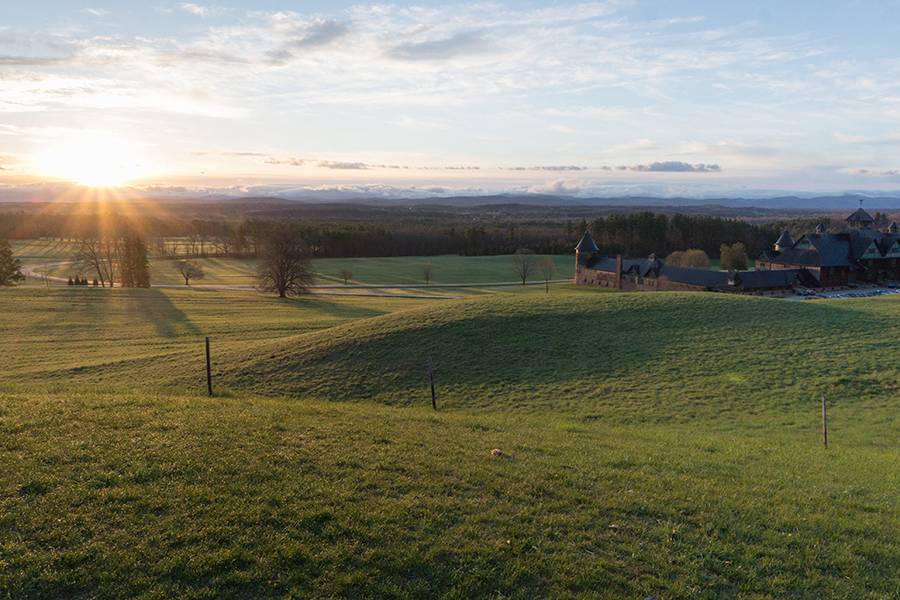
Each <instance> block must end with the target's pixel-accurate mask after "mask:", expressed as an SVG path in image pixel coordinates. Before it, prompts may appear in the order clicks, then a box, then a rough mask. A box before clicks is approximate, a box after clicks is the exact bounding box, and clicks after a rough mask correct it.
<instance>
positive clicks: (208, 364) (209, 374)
mask: <svg viewBox="0 0 900 600" xmlns="http://www.w3.org/2000/svg"><path fill="white" fill-rule="evenodd" d="M206 390H207V391H208V392H209V395H210V396H212V395H213V389H212V362H211V361H210V359H209V336H207V337H206Z"/></svg>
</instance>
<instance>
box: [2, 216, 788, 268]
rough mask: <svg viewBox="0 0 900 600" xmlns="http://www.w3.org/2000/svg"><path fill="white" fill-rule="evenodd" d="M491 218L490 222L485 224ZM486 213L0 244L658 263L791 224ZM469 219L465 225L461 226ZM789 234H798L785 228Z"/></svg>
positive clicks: (758, 241)
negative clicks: (590, 252) (136, 239)
mask: <svg viewBox="0 0 900 600" xmlns="http://www.w3.org/2000/svg"><path fill="white" fill-rule="evenodd" d="M495 218H496V219H497V220H493V219H495ZM503 218H504V217H497V216H494V215H490V214H487V215H455V216H454V215H450V216H447V215H440V216H436V217H434V218H427V219H425V218H416V219H413V218H410V219H408V220H404V219H399V218H396V217H392V220H386V221H383V222H381V221H378V220H377V217H376V218H375V219H374V220H371V221H368V220H367V221H364V222H358V221H316V220H308V219H297V218H285V217H281V218H262V217H244V218H240V219H226V218H221V217H218V216H216V217H215V218H177V217H166V218H162V217H159V216H155V215H139V216H135V215H121V214H103V215H99V214H69V215H65V216H64V218H61V217H60V216H59V215H52V214H51V215H42V216H41V217H40V218H31V217H30V216H29V215H26V214H19V213H12V214H4V215H3V219H0V237H4V236H5V237H9V238H10V239H37V238H49V239H61V240H82V239H86V238H98V237H107V236H108V235H109V232H111V231H122V230H132V231H139V232H140V233H141V236H142V237H143V238H144V239H145V240H147V244H148V246H149V247H150V248H152V250H153V252H154V254H155V255H157V256H161V257H168V258H173V259H190V258H200V257H257V256H258V255H259V254H260V251H261V244H262V241H263V240H264V239H265V238H266V236H267V235H268V233H269V232H270V231H271V230H272V229H273V228H277V227H278V225H279V224H280V223H291V226H292V228H293V229H294V230H295V231H296V235H298V236H299V237H300V238H301V239H302V240H303V242H304V244H305V245H306V247H307V248H308V253H309V255H310V256H311V257H314V258H348V257H361V258H364V257H373V256H435V255H441V254H458V255H465V256H482V255H499V254H514V253H515V251H516V250H517V249H518V248H531V249H533V250H534V251H535V252H536V253H538V254H569V253H571V252H572V248H573V246H574V245H575V242H577V240H578V237H579V236H580V235H581V234H582V233H583V232H584V230H585V229H590V230H591V231H592V233H593V235H594V239H595V241H596V242H597V244H598V245H599V246H600V249H601V251H602V252H604V253H607V254H616V253H621V254H625V255H627V256H633V257H641V256H647V255H649V254H650V253H656V254H657V255H661V256H665V255H668V254H670V253H672V252H674V251H679V250H686V249H689V248H696V249H700V250H703V251H704V252H706V253H707V254H708V255H709V256H711V257H716V258H717V257H718V255H719V248H720V245H721V244H723V243H728V244H734V243H736V242H740V243H742V244H744V246H745V248H746V249H747V252H748V253H749V254H750V255H751V256H755V255H757V254H759V253H760V252H761V251H762V250H763V249H764V248H766V247H768V246H769V245H770V244H771V243H772V242H773V241H774V240H775V239H776V238H777V237H778V235H779V234H780V233H781V230H782V229H783V228H784V227H785V226H789V227H790V226H791V225H792V223H761V224H758V223H750V222H747V221H743V220H739V219H730V218H722V217H711V216H697V215H684V214H676V215H671V216H669V215H665V214H659V213H652V212H639V213H630V214H613V215H609V216H607V217H601V218H596V219H593V220H587V219H581V220H572V219H560V218H556V217H553V216H552V215H550V216H548V217H547V218H545V219H544V218H534V219H526V220H521V221H515V222H513V221H503V220H502V219H503ZM467 220H468V221H469V222H465V221H467ZM791 229H798V230H799V227H791Z"/></svg>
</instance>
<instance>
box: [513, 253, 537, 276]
mask: <svg viewBox="0 0 900 600" xmlns="http://www.w3.org/2000/svg"><path fill="white" fill-rule="evenodd" d="M512 264H513V271H515V272H516V274H517V275H518V276H519V279H521V280H522V285H525V282H526V281H528V275H529V274H530V273H531V270H532V267H533V266H534V250H531V249H530V248H519V249H518V250H516V253H515V254H513V259H512Z"/></svg>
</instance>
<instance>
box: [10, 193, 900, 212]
mask: <svg viewBox="0 0 900 600" xmlns="http://www.w3.org/2000/svg"><path fill="white" fill-rule="evenodd" d="M757 194H760V193H759V192H751V193H750V194H748V197H741V196H721V197H687V196H685V197H677V196H676V197H662V196H652V195H631V196H595V197H582V196H571V195H556V194H534V193H505V194H492V195H481V194H470V195H442V194H435V195H421V196H416V195H412V194H406V195H402V194H400V195H397V196H396V197H394V196H391V195H388V194H384V193H382V194H367V193H364V192H358V191H357V192H355V193H354V192H351V191H344V192H340V193H335V192H324V193H317V192H316V191H315V190H302V191H301V190H297V189H293V190H272V191H267V192H266V193H263V194H252V193H250V194H248V193H243V194H241V193H234V192H222V191H218V190H206V191H197V192H192V191H191V190H187V189H180V190H178V191H177V192H174V191H173V192H171V193H166V192H160V191H159V190H139V189H135V188H132V189H130V190H128V191H127V193H126V194H123V196H124V197H125V198H128V199H129V200H131V201H138V202H140V201H142V200H148V201H161V202H170V203H228V204H230V203H240V204H259V205H284V204H358V205H368V206H392V207H397V206H444V207H459V208H468V207H476V206H496V205H508V206H509V205H520V206H544V207H560V208H563V207H565V208H575V207H584V208H589V207H607V208H625V209H627V208H647V209H653V208H660V209H663V208H665V209H669V210H671V209H673V208H675V209H677V208H681V207H684V208H685V209H688V208H690V209H691V212H701V211H702V209H703V208H704V207H707V208H709V209H712V210H715V209H731V210H733V209H745V210H746V209H760V210H765V211H803V212H815V211H828V212H832V211H844V210H848V209H855V208H857V207H858V206H859V204H860V201H862V202H863V206H864V207H865V208H866V209H869V210H900V191H898V192H874V193H873V192H849V193H844V194H837V195H812V194H797V195H776V196H769V197H766V196H763V195H757ZM58 197H60V194H57V193H53V191H51V190H34V191H33V192H32V193H27V192H25V191H23V190H18V191H16V192H12V191H11V190H2V189H0V205H2V204H3V203H29V202H49V201H53V199H54V198H58ZM68 197H70V198H76V197H77V196H73V195H68Z"/></svg>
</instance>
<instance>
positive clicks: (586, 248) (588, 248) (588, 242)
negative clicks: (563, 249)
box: [575, 231, 600, 252]
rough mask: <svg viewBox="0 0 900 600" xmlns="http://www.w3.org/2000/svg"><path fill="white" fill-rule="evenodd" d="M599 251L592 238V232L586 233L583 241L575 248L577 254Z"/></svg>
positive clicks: (582, 237) (582, 238)
mask: <svg viewBox="0 0 900 600" xmlns="http://www.w3.org/2000/svg"><path fill="white" fill-rule="evenodd" d="M599 250H600V249H599V248H598V247H597V244H595V243H594V238H593V237H591V232H590V231H585V232H584V235H583V236H581V241H580V242H578V245H577V246H575V251H576V252H598V251H599Z"/></svg>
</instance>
